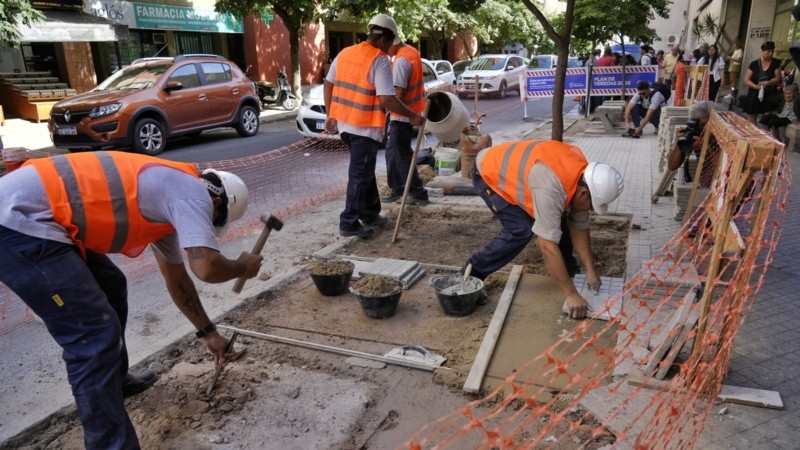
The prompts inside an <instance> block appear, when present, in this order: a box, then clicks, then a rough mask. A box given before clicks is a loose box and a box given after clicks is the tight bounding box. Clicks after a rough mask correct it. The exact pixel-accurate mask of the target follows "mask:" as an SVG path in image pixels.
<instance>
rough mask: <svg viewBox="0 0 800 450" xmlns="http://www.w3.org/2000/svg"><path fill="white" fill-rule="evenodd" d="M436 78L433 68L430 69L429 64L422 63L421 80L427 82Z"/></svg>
mask: <svg viewBox="0 0 800 450" xmlns="http://www.w3.org/2000/svg"><path fill="white" fill-rule="evenodd" d="M436 79H437V77H436V73H434V72H433V70H431V66H429V65H427V64H425V63H423V64H422V80H423V81H424V82H426V83H427V82H429V81H434V80H436Z"/></svg>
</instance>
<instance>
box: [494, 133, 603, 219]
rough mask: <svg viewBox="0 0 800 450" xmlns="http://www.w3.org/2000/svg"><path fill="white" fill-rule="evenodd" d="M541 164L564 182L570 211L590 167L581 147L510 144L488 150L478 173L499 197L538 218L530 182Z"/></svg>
mask: <svg viewBox="0 0 800 450" xmlns="http://www.w3.org/2000/svg"><path fill="white" fill-rule="evenodd" d="M537 161H542V162H543V163H544V164H547V166H548V167H550V169H551V170H552V171H553V173H555V175H556V177H557V178H558V179H559V180H561V185H562V186H563V187H564V191H566V193H567V201H566V203H565V204H564V207H565V208H566V207H567V206H568V205H569V204H570V203H571V202H572V197H573V196H574V195H575V192H576V191H577V190H578V180H580V177H581V175H583V171H584V170H585V169H586V166H588V165H589V163H588V162H587V161H586V157H585V156H583V153H582V152H581V150H580V149H579V148H578V147H575V146H572V145H569V144H565V143H563V142H559V141H538V140H528V141H511V142H506V143H503V144H500V145H496V146H494V147H492V148H490V149H488V150H486V154H485V155H484V156H483V159H482V160H481V164H480V167H478V172H479V173H480V175H481V178H483V180H484V181H485V182H486V184H487V185H488V186H489V187H490V188H492V190H494V191H495V192H496V193H497V194H498V195H500V196H501V197H503V198H504V199H505V200H506V201H507V202H509V203H511V204H514V205H518V206H520V207H522V208H524V209H525V211H527V212H528V214H530V216H531V217H535V213H534V208H533V196H532V195H531V191H530V189H529V188H528V182H527V181H528V174H529V173H530V171H531V168H533V165H534V164H535V163H536V162H537Z"/></svg>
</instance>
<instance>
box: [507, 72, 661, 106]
mask: <svg viewBox="0 0 800 450" xmlns="http://www.w3.org/2000/svg"><path fill="white" fill-rule="evenodd" d="M587 70H588V67H574V68H570V69H567V75H566V78H565V79H564V95H586V72H587ZM657 75H658V66H655V65H652V66H628V67H626V68H625V90H626V92H628V93H630V91H634V92H635V91H636V84H637V83H638V82H640V81H647V82H648V83H650V84H652V83H654V82H655V81H656V77H657ZM520 76H521V77H524V78H523V80H522V81H521V83H520V85H521V86H525V89H524V92H523V94H522V100H523V101H524V100H527V99H530V98H537V97H552V96H553V91H554V89H555V84H556V71H555V70H528V71H526V72H525V73H524V74H523V75H520ZM590 82H591V86H592V93H591V95H592V96H593V97H594V96H598V97H599V96H612V95H622V66H613V67H594V68H592V79H591V80H590Z"/></svg>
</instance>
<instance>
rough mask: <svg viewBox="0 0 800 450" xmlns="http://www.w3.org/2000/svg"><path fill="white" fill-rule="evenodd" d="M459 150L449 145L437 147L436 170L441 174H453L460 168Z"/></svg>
mask: <svg viewBox="0 0 800 450" xmlns="http://www.w3.org/2000/svg"><path fill="white" fill-rule="evenodd" d="M459 159H460V155H459V151H458V150H457V149H454V148H449V147H437V148H436V170H437V171H438V172H439V175H453V174H454V173H456V169H457V168H458V161H459Z"/></svg>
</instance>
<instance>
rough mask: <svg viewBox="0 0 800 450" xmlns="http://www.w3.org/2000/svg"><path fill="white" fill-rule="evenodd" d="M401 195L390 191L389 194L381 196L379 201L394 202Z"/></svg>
mask: <svg viewBox="0 0 800 450" xmlns="http://www.w3.org/2000/svg"><path fill="white" fill-rule="evenodd" d="M402 196H403V194H395V193H394V192H392V193H391V194H389V195H385V196H383V197H381V203H394V202H396V201H398V200H400V198H401V197H402Z"/></svg>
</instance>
